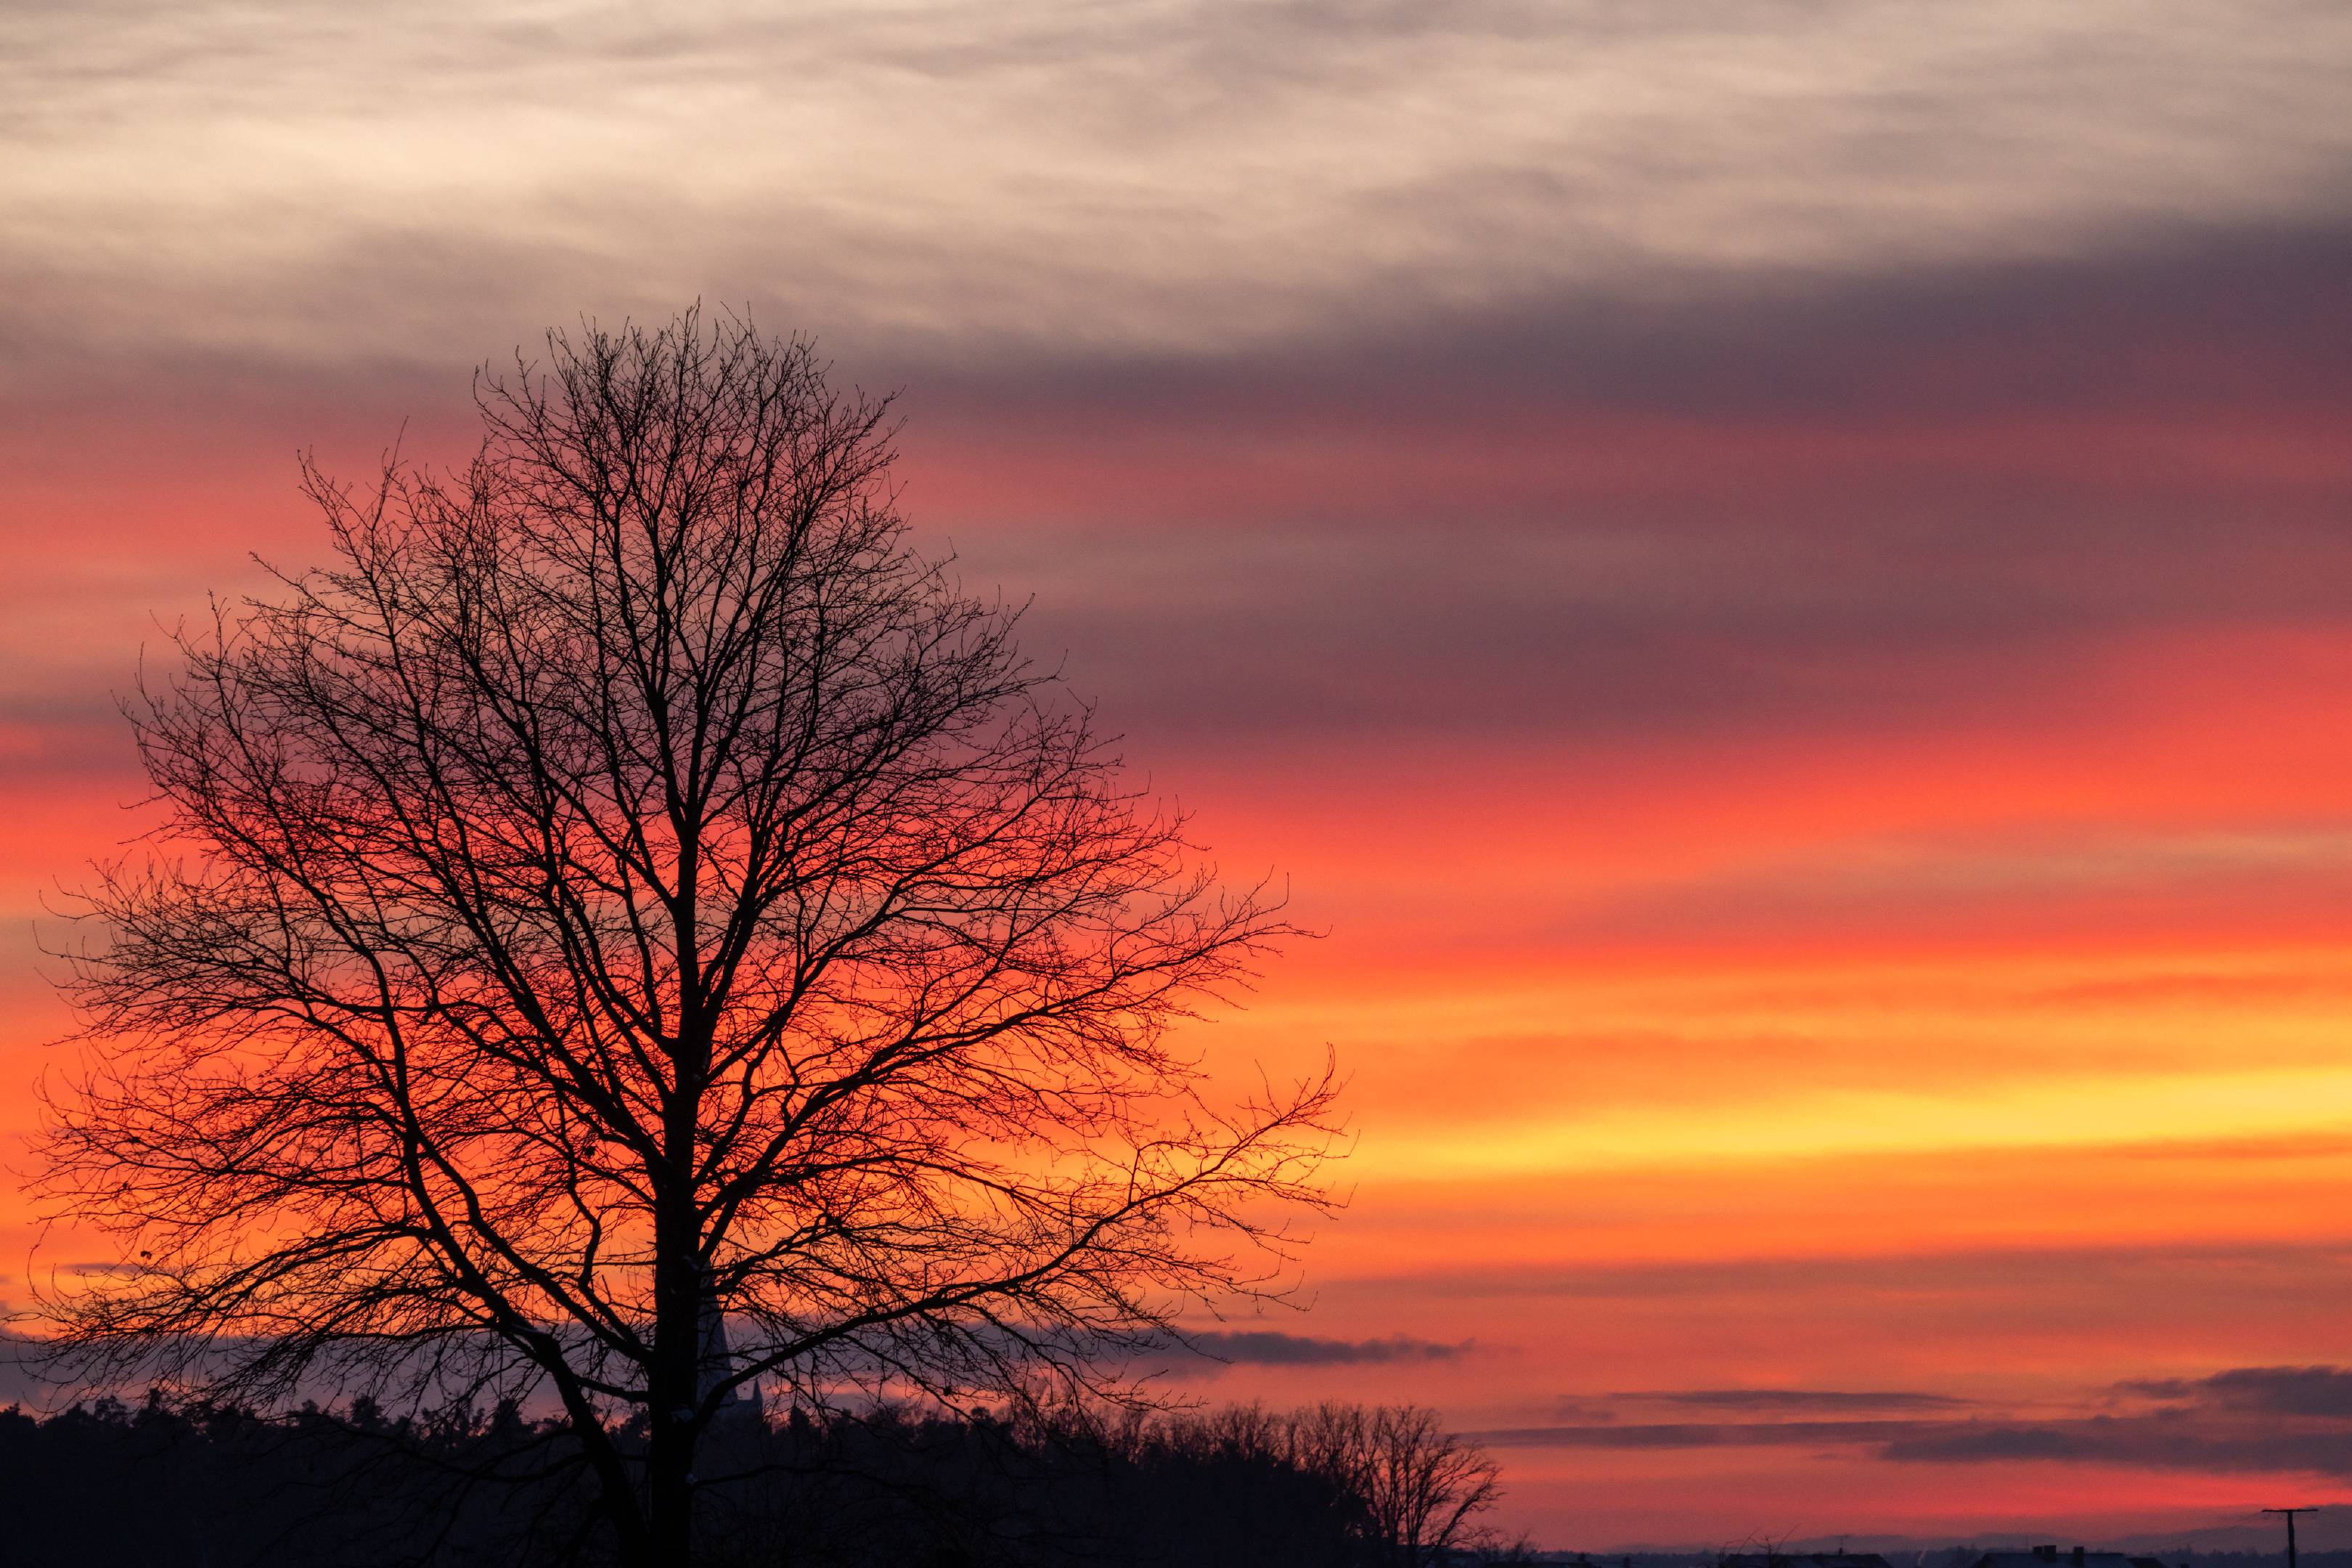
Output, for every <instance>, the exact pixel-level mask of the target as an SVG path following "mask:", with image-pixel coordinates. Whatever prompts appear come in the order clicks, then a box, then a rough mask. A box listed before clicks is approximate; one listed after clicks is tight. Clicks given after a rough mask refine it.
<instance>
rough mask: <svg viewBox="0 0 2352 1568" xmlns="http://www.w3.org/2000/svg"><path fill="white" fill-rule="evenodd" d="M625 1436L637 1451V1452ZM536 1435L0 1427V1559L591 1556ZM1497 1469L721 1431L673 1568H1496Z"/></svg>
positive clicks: (1007, 1429) (565, 1483) (1388, 1460)
mask: <svg viewBox="0 0 2352 1568" xmlns="http://www.w3.org/2000/svg"><path fill="white" fill-rule="evenodd" d="M637 1440H640V1441H641V1440H642V1435H639V1436H638V1439H637ZM576 1453H577V1445H576V1444H574V1443H572V1441H570V1438H569V1434H567V1433H565V1432H564V1431H563V1430H562V1427H561V1425H560V1424H559V1423H554V1422H535V1421H531V1420H528V1419H526V1418H525V1417H524V1416H523V1415H521V1414H520V1413H519V1412H518V1411H516V1410H515V1409H514V1408H513V1407H511V1406H506V1407H501V1408H499V1409H498V1410H495V1411H493V1412H491V1413H489V1414H488V1415H480V1414H478V1413H475V1412H470V1411H456V1412H445V1413H442V1414H440V1415H436V1416H433V1417H430V1418H427V1419H424V1420H414V1419H410V1420H402V1421H397V1422H394V1421H387V1420H385V1419H383V1416H382V1415H381V1414H380V1413H379V1412H377V1411H375V1410H374V1409H373V1408H372V1407H370V1406H369V1405H367V1404H366V1403H365V1402H362V1403H361V1404H360V1405H357V1406H355V1407H354V1408H352V1409H351V1410H349V1411H345V1412H339V1413H336V1414H332V1415H331V1414H328V1413H324V1412H318V1411H310V1412H306V1413H303V1414H301V1415H295V1416H292V1417H289V1418H281V1419H265V1418H262V1417H259V1416H257V1415H252V1414H250V1413H247V1412H244V1411H238V1410H234V1409H224V1408H217V1407H208V1406H203V1405H198V1406H194V1407H189V1408H185V1409H175V1408H173V1407H172V1406H170V1405H167V1404H166V1403H164V1402H163V1401H162V1400H161V1399H152V1398H151V1400H150V1401H149V1402H148V1403H147V1404H146V1405H144V1406H141V1407H132V1406H129V1405H123V1404H121V1403H120V1402H118V1401H114V1400H103V1401H100V1402H98V1403H96V1404H94V1405H87V1406H85V1405H76V1406H75V1407H74V1408H72V1409H71V1410H68V1411H66V1412H64V1413H62V1414H59V1415H51V1416H49V1417H47V1419H36V1418H34V1417H33V1416H30V1415H26V1414H24V1413H23V1412H21V1411H19V1410H17V1409H16V1408H14V1407H11V1408H10V1409H8V1410H6V1411H5V1412H0V1477H5V1483H0V1490H5V1492H6V1493H7V1494H8V1495H9V1496H10V1497H11V1499H12V1500H13V1506H12V1507H11V1508H10V1510H9V1515H10V1521H9V1523H10V1528H9V1538H10V1539H9V1549H10V1550H9V1559H10V1560H11V1561H17V1562H26V1563H74V1564H79V1565H100V1568H103V1565H110V1564H115V1563H141V1564H153V1565H157V1568H180V1565H185V1568H231V1565H239V1564H247V1563H310V1564H319V1565H320V1568H342V1565H350V1568H359V1565H362V1564H370V1565H373V1564H392V1563H448V1564H475V1563H501V1564H518V1565H520V1564H536V1563H583V1564H595V1563H606V1562H609V1561H611V1558H612V1548H613V1543H612V1542H611V1540H610V1531H609V1521H605V1520H604V1519H603V1518H602V1517H601V1506H600V1500H599V1494H598V1492H597V1489H596V1488H595V1487H594V1486H593V1485H592V1484H590V1481H589V1478H588V1477H586V1476H585V1475H584V1474H583V1472H582V1470H581V1468H579V1466H578V1464H577V1462H576V1460H575V1459H574V1458H572V1456H573V1455H575V1454H576ZM1495 1475H1496V1471H1495V1467H1494V1465H1493V1463H1492V1461H1490V1460H1489V1459H1488V1458H1486V1455H1485V1454H1484V1453H1483V1452H1481V1451H1480V1450H1479V1449H1478V1448H1477V1447H1475V1445H1470V1444H1465V1443H1464V1442H1462V1441H1460V1440H1458V1439H1456V1438H1454V1437H1453V1436H1450V1435H1448V1434H1446V1433H1444V1431H1442V1430H1441V1429H1440V1428H1439V1427H1438V1426H1437V1425H1436V1423H1435V1421H1434V1420H1433V1417H1432V1416H1431V1415H1430V1414H1429V1413H1428V1412H1426V1411H1421V1410H1414V1409H1398V1408H1379V1409H1367V1408H1364V1407H1362V1406H1354V1405H1324V1406H1319V1407H1317V1408H1314V1409H1308V1410H1301V1411H1296V1412H1288V1413H1279V1412H1272V1411H1267V1410H1265V1409H1263V1408H1260V1407H1256V1406H1237V1407H1233V1408H1229V1409H1225V1410H1222V1411H1219V1412H1216V1413H1214V1414H1211V1415H1153V1416H1126V1417H1120V1418H1114V1419H1110V1420H1097V1419H1083V1418H1076V1417H1055V1418H1045V1419H1035V1418H1031V1419H1023V1420H1019V1421H1013V1422H1006V1421H1000V1420H997V1419H994V1418H992V1417H989V1416H985V1415H976V1416H974V1417H972V1418H970V1419H952V1420H950V1419H940V1418H936V1417H932V1418H924V1417H918V1416H914V1415H908V1414H906V1413H902V1412H884V1413H882V1414H881V1415H866V1416H858V1417H852V1416H845V1415H834V1416H829V1417H826V1418H824V1419H819V1420H812V1419H810V1418H809V1417H808V1416H807V1415H803V1414H800V1413H797V1412H795V1413H793V1414H792V1415H789V1416H787V1417H785V1418H783V1419H782V1420H766V1419H762V1418H761V1417H760V1416H758V1415H749V1414H746V1415H741V1416H739V1417H737V1418H735V1419H733V1420H732V1421H730V1424H729V1425H728V1426H727V1427H726V1428H725V1429H724V1431H723V1432H722V1433H721V1434H719V1436H717V1437H716V1438H715V1439H714V1441H713V1443H712V1444H711V1445H710V1448H709V1453H708V1456H707V1463H706V1468H705V1472H704V1474H703V1475H702V1476H701V1477H699V1478H698V1493H697V1501H698V1512H699V1514H700V1516H701V1517H700V1518H699V1520H698V1535H699V1537H700V1540H701V1542H702V1549H701V1550H700V1551H699V1552H698V1554H697V1555H698V1561H700V1562H702V1563H710V1564H713V1565H724V1568H733V1565H736V1564H742V1565H745V1568H749V1565H751V1564H755V1563H756V1564H778V1565H782V1564H794V1565H798V1564H809V1565H811V1568H835V1565H839V1568H865V1565H867V1564H875V1565H879V1564H890V1565H891V1568H925V1565H940V1568H946V1565H950V1564H955V1565H965V1564H969V1565H971V1568H1000V1565H1001V1568H1028V1565H1031V1564H1035V1565H1039V1568H1046V1565H1061V1564H1071V1565H1076V1564H1088V1563H1099V1564H1111V1563H1117V1564H1137V1565H1139V1568H1159V1565H1163V1564H1164V1565H1166V1568H1193V1565H1202V1568H1205V1565H1208V1564H1216V1565H1218V1568H1255V1565H1257V1564H1264V1565H1265V1568H1414V1565H1416V1564H1427V1563H1441V1562H1460V1561H1462V1560H1463V1559H1464V1558H1465V1557H1466V1556H1470V1555H1478V1556H1504V1555H1519V1554H1520V1553H1519V1552H1505V1551H1503V1550H1502V1549H1501V1548H1500V1547H1499V1546H1498V1543H1497V1542H1495V1541H1494V1540H1493V1539H1492V1538H1491V1537H1490V1536H1488V1535H1486V1534H1484V1533H1482V1532H1481V1531H1479V1530H1478V1529H1477V1516H1478V1515H1479V1514H1480V1512H1481V1511H1482V1510H1485V1509H1486V1506H1487V1505H1488V1504H1489V1503H1490V1502H1491V1501H1492V1500H1494V1497H1495V1495H1496V1487H1495Z"/></svg>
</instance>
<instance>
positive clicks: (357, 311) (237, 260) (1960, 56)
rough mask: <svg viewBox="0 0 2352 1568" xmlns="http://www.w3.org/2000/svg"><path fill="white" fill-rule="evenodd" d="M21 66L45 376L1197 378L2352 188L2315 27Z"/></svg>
mask: <svg viewBox="0 0 2352 1568" xmlns="http://www.w3.org/2000/svg"><path fill="white" fill-rule="evenodd" d="M0 44H5V47H0V62H5V63H0V106H5V108H0V151H5V154H6V155H5V157H0V171H5V173H0V281H4V282H5V284H6V285H7V290H6V294H5V298H7V299H8V300H9V301H10V303H9V305H8V307H7V309H6V311H5V315H0V334H5V337H6V339H7V340H8V341H9V342H11V343H12V344H13V345H14V346H15V347H16V350H17V351H18V355H19V357H20V358H21V357H22V356H23V355H24V354H25V353H26V351H47V353H60V352H66V351H68V350H70V349H71V348H73V347H74V346H75V345H78V344H87V343H90V342H99V343H101V344H104V345H107V346H109V347H111V348H115V349H119V350H122V351H124V352H133V353H145V354H152V353H159V352H164V351H167V350H169V349H170V348H171V347H172V346H173V345H179V346H181V347H185V348H194V349H198V350H215V351H219V352H222V353H240V354H252V353H260V354H264V355H269V356H275V357H278V358H279V359H282V360H285V361H288V362H291V363H316V362H319V361H320V360H321V359H322V358H323V359H327V360H337V359H341V358H344V357H346V356H354V355H356V356H358V357H361V358H372V359H376V360H390V361H405V360H414V359H415V358H417V357H419V356H423V357H424V358H425V361H426V363H440V362H443V361H445V360H446V359H449V358H452V357H454V358H455V359H456V360H457V361H458V362H459V363H462V362H463V361H465V360H467V359H469V358H472V357H474V356H475V355H477V354H478V353H480V352H482V350H483V348H484V346H485V344H486V343H488V344H489V345H493V346H494V345H495V344H497V343H499V342H504V341H512V339H513V337H514V336H515V335H517V334H518V332H519V331H527V330H529V329H530V328H531V327H535V326H536V325H538V324H540V323H542V322H544V321H551V320H562V319H565V318H567V317H568V316H569V315H570V314H571V313H572V311H573V310H577V309H580V308H582V307H583V306H585V307H589V308H593V309H597V310H604V311H607V312H614V313H617V312H618V311H619V310H624V309H630V308H635V309H638V310H667V309H668V308H670V307H672V306H673V305H674V304H675V303H676V302H677V300H679V299H681V298H683V297H687V296H689V295H692V294H695V293H706V294H720V295H726V296H728V297H734V298H753V299H757V300H762V301H765V302H768V303H770V304H772V305H774V306H776V307H778V308H779V309H780V310H782V312H783V313H785V314H787V315H788V316H790V317H791V318H792V319H794V320H799V321H819V322H823V323H825V324H827V325H828V326H829V327H831V328H832V329H833V330H835V331H840V332H842V333H844V334H845V337H846V338H847V339H848V340H850V341H856V342H869V343H884V342H903V343H908V344H922V345H929V347H928V350H927V352H928V353H930V354H931V355H932V357H941V356H946V357H953V356H955V355H956V354H959V353H965V354H971V353H980V354H986V353H994V352H997V351H998V350H1001V349H1002V348H1003V345H1007V344H1015V345H1032V346H1034V345H1037V344H1041V343H1048V342H1050V343H1055V344H1063V345H1093V346H1094V347H1096V348H1098V349H1103V350H1118V351H1119V352H1130V351H1149V352H1163V353H1176V354H1179V355H1180V356H1181V355H1192V354H1198V353H1221V352H1226V351H1230V350H1232V349H1234V348H1237V347H1243V346H1246V345H1251V344H1258V345H1265V344H1275V343H1292V342H1300V341H1306V340H1310V339H1312V338H1314V337H1316V336H1318V335H1319V334H1324V333H1328V332H1329V331H1333V330H1335V329H1338V328H1340V327H1342V326H1343V325H1344V324H1345V323H1347V322H1349V321H1355V320H1358V319H1360V317H1361V316H1362V314H1363V313H1364V311H1365V310H1366V309H1367V308H1368V307H1369V308H1371V309H1374V310H1385V311H1387V312H1389V313H1391V314H1399V315H1408V316H1414V317H1423V318H1443V317H1445V316H1448V315H1450V314H1454V313H1457V312H1458V311H1460V310H1464V309H1470V310H1479V311H1495V310H1505V309H1507V307H1509V306H1510V305H1511V304H1512V303H1513V302H1514V301H1524V300H1539V299H1547V298H1552V297H1557V296H1559V294H1561V293H1562V292H1563V291H1566V292H1570V293H1575V292H1580V291H1591V290H1596V289H1597V290H1600V291H1601V292H1602V293H1604V294H1608V295H1611V296H1612V297H1614V296H1622V295H1624V294H1627V293H1628V292H1631V293H1634V294H1640V293H1643V292H1645V291H1649V290H1652V289H1656V288H1658V287H1659V286H1660V285H1661V284H1662V283H1664V284H1666V285H1670V286H1674V287H1680V286H1683V285H1686V284H1688V283H1689V282H1691V281H1692V280H1695V279H1696V280H1704V279H1710V278H1720V277H1724V276H1745V277H1773V276H1783V275H1803V274H1821V273H1826V274H1833V275H1838V276H1846V277H1852V276H1860V275H1870V274H1884V273H1888V272H1897V271H1904V270H1909V269H1912V268H1917V267H1920V266H1923V265H1937V264H1944V263H1949V262H1953V261H1961V260H1985V259H1995V258H2012V259H2014V258H2036V257H2039V258H2053V257H2066V256H2079V255H2083V254H2086V253H2089V252H2095V251H2099V250H2103V249H2105V248H2109V247H2112V246H2113V245H2114V244H2115V243H2116V242H2117V240H2118V239H2119V238H2128V237H2133V236H2145V235H2147V234H2150V233H2158V232H2168V231H2178V230H2182V229H2185V228H2198V229H2211V228H2215V227H2223V228H2227V227H2243V226H2266V225H2279V224H2287V225H2293V224H2295V223H2300V222H2304V221H2307V220H2309V219H2310V218H2311V217H2312V216H2314V215H2320V214H2326V215H2333V214H2335V213H2336V212H2337V211H2339V210H2340V206H2341V203H2342V199H2343V197H2344V195H2345V194H2346V192H2347V186H2352V122H2347V121H2346V119H2345V117H2344V116H2343V115H2342V114H2341V113H2340V111H2339V110H2338V108H2337V103H2336V100H2337V97H2338V94H2339V89H2340V85H2341V79H2342V75H2343V70H2344V68H2345V66H2346V64H2347V62H2352V16H2347V13H2346V12H2345V11H2344V10H2343V8H2342V7H2340V6H2336V5H2329V4H2326V3H2324V0H2233V3H2229V4H2223V3H2221V0H2175V3H2172V4H2168V5H2156V6H2150V5H2140V4H2136V3H2132V0H2094V3H2089V4H2083V5H2069V6H2064V7H2053V6H2049V5H2042V4H2039V3H2037V0H1992V3H1987V0H1943V3H1939V4H1931V5H1920V4H1916V3H1915V0H1839V3H1836V4H1831V5H1798V4H1793V3H1790V0H1717V4H1714V5H1706V6H1684V7H1673V8H1660V7H1643V8H1638V9H1635V10H1627V9H1625V8H1622V7H1617V6H1609V5H1597V4H1595V5H1538V4H1534V3H1532V0H1473V3H1471V4H1466V5H1453V6H1446V7H1443V8H1438V9H1432V8H1428V7H1423V6H1415V5H1329V4H1323V3H1319V0H1289V3H1270V4H1255V5H1199V4H1175V3H1161V4H1147V5H1132V6H1121V7H1112V8H1104V7H1095V6H1082V5H1068V4H1052V3H1032V4H1022V5H976V4H909V5H899V6H893V7H887V8H884V7H876V6H868V5H847V4H843V5H832V6H817V7H801V8H795V9H794V10H793V12H792V13H791V14H790V15H789V16H785V15H783V14H781V13H777V12H774V11H773V10H772V8H769V7H763V6H758V5H750V4H737V5H714V6H709V7H698V8H696V9H695V10H694V11H693V12H692V13H691V14H690V15H688V14H683V13H666V14H664V15H662V16H652V15H650V14H647V13H645V12H642V11H637V10H633V9H629V8H625V7H619V6H609V5H578V4H574V5H555V6H549V7H533V8H531V9H529V10H525V9H522V8H520V7H519V6H512V5H490V6H487V7H485V6H479V5H457V4H456V3H455V0H439V3H438V4H435V5H426V6H425V7H423V8H421V9H418V8H411V9H409V10H407V11H404V12H403V13H401V14H400V15H398V16H391V15H378V14H376V13H373V12H370V11H367V10H365V9H364V8H353V7H348V6H341V5H331V4H328V3H326V0H291V3H280V4H276V5H257V6H230V5H220V4H212V5H163V4H157V3H153V0H128V3H124V4H118V5H110V6H108V7H106V8H104V10H103V11H102V13H92V12H91V11H89V9H88V8H87V7H83V6H78V5H40V4H36V5H19V6H15V7H12V8H10V10H9V11H8V13H7V15H6V16H5V18H0ZM1678 279H1679V280H1681V281H1680V283H1676V282H1675V280H1678ZM34 357H45V356H43V355H42V354H40V353H36V354H35V356H34Z"/></svg>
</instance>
